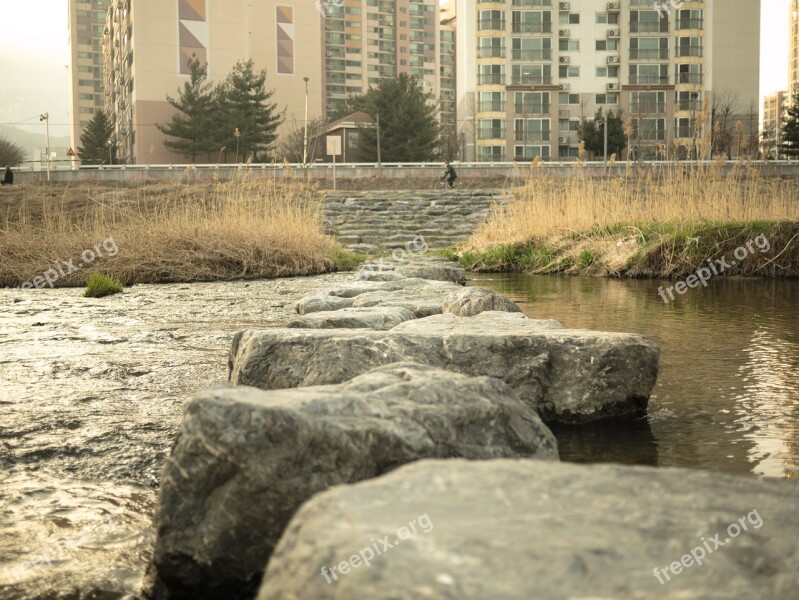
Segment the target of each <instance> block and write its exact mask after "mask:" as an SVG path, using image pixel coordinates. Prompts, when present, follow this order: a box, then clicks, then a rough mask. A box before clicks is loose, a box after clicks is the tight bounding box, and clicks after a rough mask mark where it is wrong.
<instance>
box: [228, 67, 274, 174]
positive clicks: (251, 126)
mask: <svg viewBox="0 0 799 600" xmlns="http://www.w3.org/2000/svg"><path fill="white" fill-rule="evenodd" d="M273 94H274V90H268V91H267V89H266V71H265V70H262V71H260V72H258V73H256V72H255V65H254V63H253V61H252V59H250V60H248V61H239V62H237V63H236V64H235V65H234V67H233V70H232V71H231V72H230V74H229V75H228V77H227V79H226V80H225V82H224V83H223V84H222V86H221V88H220V89H219V105H218V106H219V118H218V130H217V135H218V141H219V142H221V144H222V145H224V146H225V147H226V148H227V151H228V152H233V151H234V149H235V152H236V160H237V162H241V161H244V160H247V159H249V158H252V160H253V161H254V162H259V160H263V159H264V158H265V156H264V155H265V153H266V151H267V150H268V149H269V148H270V147H271V146H272V144H273V143H274V141H275V140H276V139H277V134H276V130H277V127H278V125H280V123H281V121H282V115H280V114H278V113H277V112H276V111H277V105H276V104H273V103H270V102H269V100H270V99H271V98H272V95H273Z"/></svg>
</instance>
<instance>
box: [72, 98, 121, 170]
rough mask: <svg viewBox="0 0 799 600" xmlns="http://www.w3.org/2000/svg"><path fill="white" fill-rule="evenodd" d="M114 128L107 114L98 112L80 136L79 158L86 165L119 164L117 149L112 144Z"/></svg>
mask: <svg viewBox="0 0 799 600" xmlns="http://www.w3.org/2000/svg"><path fill="white" fill-rule="evenodd" d="M113 135H114V126H113V124H112V123H111V121H110V119H109V118H108V117H107V116H106V114H105V113H104V112H103V111H101V110H98V111H96V112H95V113H94V116H93V117H92V119H91V121H89V122H88V123H87V124H86V127H85V128H84V129H83V133H81V134H80V144H81V145H80V146H78V158H80V160H81V162H82V163H83V164H84V165H104V164H108V163H109V161H110V163H111V164H115V163H116V162H117V158H116V148H115V147H114V145H113V144H112V143H111V142H112V139H113Z"/></svg>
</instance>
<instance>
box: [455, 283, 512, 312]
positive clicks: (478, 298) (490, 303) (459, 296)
mask: <svg viewBox="0 0 799 600" xmlns="http://www.w3.org/2000/svg"><path fill="white" fill-rule="evenodd" d="M442 309H443V312H444V313H445V314H446V313H452V314H453V315H456V316H458V317H474V316H475V315H479V314H480V313H482V312H487V311H504V312H515V313H520V312H522V309H521V308H519V307H518V306H517V305H516V303H515V302H513V301H512V300H509V299H508V298H506V297H505V296H500V295H499V294H497V293H496V292H495V291H493V290H489V289H488V288H481V287H466V288H463V289H460V290H455V291H454V292H450V293H449V294H448V295H447V297H446V298H444V303H443V305H442Z"/></svg>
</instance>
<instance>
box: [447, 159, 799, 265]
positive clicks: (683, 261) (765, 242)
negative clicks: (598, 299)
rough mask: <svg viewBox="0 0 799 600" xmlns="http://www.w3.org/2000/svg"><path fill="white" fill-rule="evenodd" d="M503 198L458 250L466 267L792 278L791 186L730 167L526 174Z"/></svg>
mask: <svg viewBox="0 0 799 600" xmlns="http://www.w3.org/2000/svg"><path fill="white" fill-rule="evenodd" d="M511 193H512V199H511V201H510V202H508V203H506V204H504V205H501V206H500V205H498V206H497V207H495V209H494V210H493V212H492V214H491V215H490V217H489V219H488V220H487V222H486V223H485V224H484V225H483V226H482V227H480V228H479V229H478V230H477V231H476V232H475V234H474V235H473V236H472V237H471V239H470V240H468V242H466V244H464V245H463V247H462V248H460V249H459V252H458V253H457V255H456V256H457V258H458V259H459V260H460V261H461V262H462V264H463V265H464V266H466V267H467V268H469V269H472V270H475V271H524V272H529V273H567V274H587V275H609V276H615V277H665V278H668V277H685V276H687V275H690V274H691V273H694V272H695V271H696V270H697V269H699V268H701V267H703V266H707V263H708V261H716V260H720V259H722V258H725V257H726V258H727V259H728V260H727V263H726V266H725V268H724V273H725V274H727V275H736V274H738V275H757V276H767V277H797V276H799V181H796V180H794V179H790V180H787V179H762V178H760V177H759V176H758V173H757V172H755V171H749V170H748V169H746V168H745V167H744V166H739V167H738V168H737V169H735V170H734V171H733V172H732V173H730V174H728V175H724V176H722V175H721V174H720V171H719V169H717V168H713V167H710V168H696V167H694V168H689V169H672V170H668V171H661V172H655V171H649V172H647V173H645V174H643V175H632V174H631V173H628V174H627V175H626V176H625V177H621V178H613V179H603V178H592V177H589V176H585V175H578V176H576V177H573V178H571V179H567V180H557V179H554V178H551V177H549V176H547V175H540V174H538V173H537V172H536V169H535V167H534V166H533V167H532V168H531V172H530V175H529V177H528V180H527V182H526V183H525V185H524V186H523V187H521V188H518V189H517V190H513V191H512V192H511ZM756 240H757V241H756ZM747 244H749V246H747ZM758 244H760V245H758ZM739 248H744V249H745V250H738V249H739ZM736 250H738V255H737V257H736V256H735V251H736ZM744 255H745V256H744ZM733 263H734V264H733ZM714 264H716V263H715V262H714Z"/></svg>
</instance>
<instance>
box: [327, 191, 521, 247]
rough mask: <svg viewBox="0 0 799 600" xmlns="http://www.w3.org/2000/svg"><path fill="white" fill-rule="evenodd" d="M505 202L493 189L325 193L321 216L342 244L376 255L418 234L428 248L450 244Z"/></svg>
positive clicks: (456, 242) (451, 245)
mask: <svg viewBox="0 0 799 600" xmlns="http://www.w3.org/2000/svg"><path fill="white" fill-rule="evenodd" d="M504 201H505V198H504V197H503V196H502V194H501V193H500V192H499V191H498V190H454V191H449V190H441V191H433V190H431V191H372V192H330V193H328V194H327V196H326V197H325V200H324V205H323V215H324V221H325V230H326V233H327V234H329V235H332V236H334V237H335V238H336V239H337V240H338V241H339V242H340V243H341V244H342V245H344V246H345V247H347V248H349V249H350V250H353V251H355V252H361V253H363V254H368V255H379V254H384V253H391V251H392V250H394V249H396V248H403V247H405V246H406V244H409V243H413V242H414V240H418V239H419V236H421V237H423V238H424V242H425V244H426V245H427V247H428V248H429V249H431V250H440V249H443V248H451V247H454V246H456V245H458V244H459V243H460V242H463V241H464V240H466V239H467V238H468V237H469V236H470V235H471V234H472V233H473V232H474V231H475V229H477V226H478V225H480V224H481V223H482V222H484V221H485V220H486V217H487V216H488V214H489V212H490V210H491V206H492V205H493V204H494V203H496V202H504Z"/></svg>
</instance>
